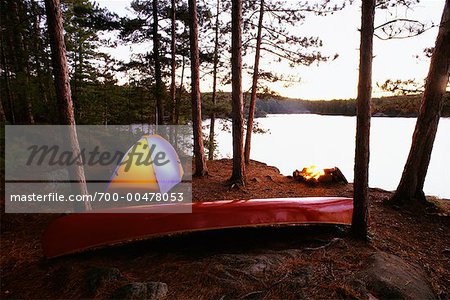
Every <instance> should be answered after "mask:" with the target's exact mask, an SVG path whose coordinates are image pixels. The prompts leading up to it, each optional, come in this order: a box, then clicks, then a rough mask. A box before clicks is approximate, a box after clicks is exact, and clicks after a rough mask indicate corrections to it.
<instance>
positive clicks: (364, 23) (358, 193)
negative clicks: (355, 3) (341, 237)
mask: <svg viewBox="0 0 450 300" xmlns="http://www.w3.org/2000/svg"><path fill="white" fill-rule="evenodd" d="M361 14H362V16H361V44H360V49H359V53H360V56H359V59H360V62H359V82H358V96H357V115H356V120H357V121H356V122H357V124H356V150H355V176H354V178H355V179H354V183H353V189H354V196H353V218H352V228H351V229H352V233H353V235H354V236H355V237H357V238H359V239H367V221H368V217H369V211H368V203H369V137H370V102H371V98H372V59H373V32H374V18H375V0H363V1H362V12H361Z"/></svg>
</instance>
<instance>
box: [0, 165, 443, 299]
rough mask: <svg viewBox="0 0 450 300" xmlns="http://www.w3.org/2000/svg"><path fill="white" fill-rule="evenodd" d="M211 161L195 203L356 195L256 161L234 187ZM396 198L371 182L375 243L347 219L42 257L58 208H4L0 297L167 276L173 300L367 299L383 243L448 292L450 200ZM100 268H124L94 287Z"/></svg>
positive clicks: (61, 294)
mask: <svg viewBox="0 0 450 300" xmlns="http://www.w3.org/2000/svg"><path fill="white" fill-rule="evenodd" d="M208 167H209V172H210V175H209V176H208V177H205V178H195V179H194V181H193V197H194V200H195V201H211V200H222V199H252V198H271V197H305V196H345V197H352V185H351V184H348V185H340V184H339V185H332V186H316V187H312V186H309V185H305V184H303V183H298V182H296V181H295V180H294V179H292V178H289V177H286V176H283V175H281V174H280V173H279V171H278V170H277V169H276V168H274V167H270V166H267V165H265V164H262V163H259V162H254V161H253V162H251V164H250V166H249V168H248V169H247V184H246V186H245V187H243V188H240V189H230V187H229V186H228V185H227V184H226V182H225V180H226V179H227V178H228V177H229V176H230V175H231V161H230V160H217V161H210V162H208ZM1 194H3V191H2V193H1ZM389 196H390V192H386V191H383V190H380V189H371V190H370V215H371V227H370V233H371V235H372V240H371V241H370V242H369V243H364V242H359V241H355V240H352V239H351V238H350V237H349V236H348V234H347V231H348V228H345V227H336V226H331V227H327V226H320V227H317V226H297V227H292V226H289V227H269V228H257V229H255V228H246V229H230V230H219V231H209V232H196V233H190V234H181V235H175V236H171V237H163V238H155V239H152V240H147V241H140V242H135V243H129V244H126V245H122V246H116V247H109V248H105V249H100V250H96V251H90V252H86V253H80V254H76V255H70V256H65V257H61V258H57V259H50V260H47V259H45V258H44V257H43V255H42V251H41V244H40V237H41V235H42V233H43V231H44V230H45V228H46V226H47V224H48V223H49V222H51V221H52V220H53V219H54V218H56V217H57V215H38V214H34V215H32V214H30V215H26V214H17V215H16V214H4V213H3V211H4V208H3V207H2V214H1V240H0V242H1V256H0V260H1V291H0V292H1V294H0V298H2V299H7V298H15V299H18V298H21V299H23V298H40V299H42V298H60V299H61V298H92V297H95V298H104V297H107V296H108V295H110V293H111V291H113V290H114V289H116V288H117V287H119V286H121V285H123V284H124V283H127V282H146V281H160V282H165V283H167V286H168V294H167V296H166V298H167V299H236V298H238V299H239V298H240V299H250V298H251V299H255V298H256V299H274V298H275V299H277V298H287V299H298V298H322V299H323V298H344V299H350V298H363V299H364V298H367V297H368V295H367V294H366V293H365V292H364V291H363V290H361V289H359V288H358V287H357V286H355V284H354V282H355V276H357V275H356V274H357V272H358V271H360V270H361V269H362V268H363V261H364V260H365V259H366V258H367V257H368V256H370V255H371V254H372V253H374V252H377V251H383V252H387V253H391V254H395V255H397V256H399V257H400V258H402V259H403V260H405V261H406V262H408V263H414V264H417V265H419V266H420V267H421V268H422V269H423V270H424V271H425V273H426V275H427V276H428V280H429V283H430V284H431V287H432V289H433V292H434V294H435V295H436V297H438V298H441V299H450V271H449V270H450V230H449V229H450V217H449V212H450V201H439V200H433V201H436V203H438V205H439V207H440V208H441V210H440V211H439V212H432V213H431V212H424V213H422V214H418V213H412V212H408V211H404V210H401V209H398V208H397V209H396V208H392V207H389V206H386V205H384V204H383V203H382V202H383V200H384V199H387V198H389ZM2 202H3V201H2ZM2 206H3V203H2ZM93 267H97V268H112V267H114V268H118V269H119V270H120V272H121V274H122V276H121V277H120V278H119V279H116V280H113V281H111V282H109V283H108V284H106V285H105V286H103V287H102V288H100V289H98V290H97V291H95V292H92V291H90V289H89V282H88V281H87V278H86V274H87V272H88V270H90V269H91V268H93ZM356 279H357V278H356Z"/></svg>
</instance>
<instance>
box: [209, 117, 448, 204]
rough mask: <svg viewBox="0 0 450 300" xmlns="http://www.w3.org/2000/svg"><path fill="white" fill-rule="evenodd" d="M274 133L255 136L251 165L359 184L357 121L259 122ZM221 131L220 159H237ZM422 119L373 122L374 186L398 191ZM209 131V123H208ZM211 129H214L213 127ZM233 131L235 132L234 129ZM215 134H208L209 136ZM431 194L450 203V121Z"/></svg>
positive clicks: (436, 151) (440, 139)
mask: <svg viewBox="0 0 450 300" xmlns="http://www.w3.org/2000/svg"><path fill="white" fill-rule="evenodd" d="M256 121H257V122H258V123H259V126H260V127H261V128H263V129H265V130H268V131H269V132H268V133H264V134H253V139H252V152H251V159H254V160H258V161H261V162H264V163H267V164H268V165H272V166H275V167H277V168H278V169H279V170H280V172H281V173H282V174H284V175H292V172H293V171H294V170H295V169H299V170H301V169H302V168H303V167H305V166H310V165H316V166H319V167H325V168H326V167H334V166H337V167H339V168H340V169H341V171H342V172H343V173H344V175H345V176H346V177H347V179H348V180H349V181H350V182H352V181H353V164H354V152H355V132H356V118H355V117H345V116H321V115H313V114H286V115H282V114H276V115H267V117H265V118H257V119H256ZM227 123H228V125H230V122H229V121H224V120H220V121H219V124H217V123H216V124H217V125H216V126H217V127H216V139H217V144H218V149H217V157H218V158H231V156H232V140H231V133H230V132H227V131H225V130H220V129H222V127H223V124H225V125H227ZM415 123H416V118H382V117H374V118H372V126H371V133H370V135H371V136H370V166H369V176H370V177H369V185H370V187H379V188H382V189H385V190H395V189H396V187H397V185H398V183H399V180H400V177H401V174H402V171H403V167H404V165H405V162H406V159H407V156H408V153H409V148H410V146H411V138H412V133H413V131H414V126H415ZM204 125H209V120H207V121H205V122H204ZM208 127H209V126H208ZM229 128H231V127H229ZM208 133H209V129H205V134H208ZM424 190H425V193H426V194H427V195H434V196H438V197H441V198H446V199H450V119H449V118H442V119H441V120H440V122H439V129H438V133H437V136H436V140H435V143H434V148H433V153H432V157H431V162H430V166H429V168H428V174H427V178H426V182H425V188H424Z"/></svg>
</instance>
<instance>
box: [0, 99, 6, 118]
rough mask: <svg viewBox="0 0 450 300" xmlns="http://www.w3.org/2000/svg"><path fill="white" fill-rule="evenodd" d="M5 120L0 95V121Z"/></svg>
mask: <svg viewBox="0 0 450 300" xmlns="http://www.w3.org/2000/svg"><path fill="white" fill-rule="evenodd" d="M5 121H6V116H5V110H4V109H3V99H2V98H1V97H0V123H4V122H5Z"/></svg>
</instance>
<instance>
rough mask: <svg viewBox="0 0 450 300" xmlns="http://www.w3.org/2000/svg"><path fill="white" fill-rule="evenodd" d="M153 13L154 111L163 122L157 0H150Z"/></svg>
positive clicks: (159, 122)
mask: <svg viewBox="0 0 450 300" xmlns="http://www.w3.org/2000/svg"><path fill="white" fill-rule="evenodd" d="M152 13H153V28H152V35H153V61H154V64H155V98H156V111H157V115H158V119H157V122H158V124H160V125H161V124H163V123H164V99H163V97H162V88H163V84H162V75H161V61H160V58H159V42H160V41H159V35H158V0H153V1H152Z"/></svg>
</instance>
